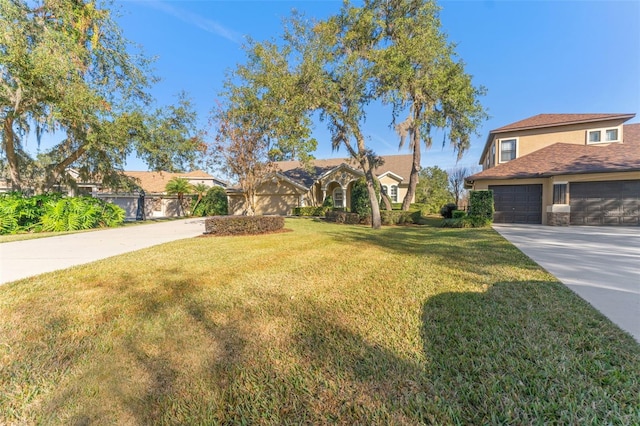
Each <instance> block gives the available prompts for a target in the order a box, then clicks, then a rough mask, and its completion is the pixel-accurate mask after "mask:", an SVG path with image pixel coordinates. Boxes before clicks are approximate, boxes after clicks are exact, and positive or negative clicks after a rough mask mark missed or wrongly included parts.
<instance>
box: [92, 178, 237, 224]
mask: <svg viewBox="0 0 640 426" xmlns="http://www.w3.org/2000/svg"><path fill="white" fill-rule="evenodd" d="M123 173H124V175H125V176H127V177H129V178H130V179H131V180H132V181H133V182H134V183H135V185H136V186H137V187H138V191H134V192H126V193H120V192H113V191H110V190H109V189H106V188H105V189H101V190H99V191H97V192H94V194H93V195H94V196H95V197H98V198H101V199H103V200H105V201H108V202H111V203H114V204H117V205H118V206H120V207H122V208H123V209H124V210H125V212H126V218H127V219H136V218H138V219H140V218H153V217H175V216H178V215H179V205H178V196H177V195H168V194H167V193H166V191H165V187H166V186H167V183H168V182H169V181H170V180H171V179H173V178H176V177H177V178H183V179H187V180H188V181H189V183H190V184H192V185H197V184H203V185H206V186H208V187H213V186H221V187H223V188H226V187H227V186H228V184H227V182H225V181H223V180H220V179H217V178H215V177H213V176H211V175H210V174H208V173H207V172H205V171H202V170H195V171H192V172H187V173H169V172H162V171H160V172H149V171H125V172H123ZM141 201H144V211H142V210H141V208H140V202H141Z"/></svg>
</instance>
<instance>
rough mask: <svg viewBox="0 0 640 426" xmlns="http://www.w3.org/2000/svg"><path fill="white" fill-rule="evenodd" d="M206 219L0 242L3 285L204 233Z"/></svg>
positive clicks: (173, 221)
mask: <svg viewBox="0 0 640 426" xmlns="http://www.w3.org/2000/svg"><path fill="white" fill-rule="evenodd" d="M203 232H204V218H197V219H182V220H172V221H168V222H161V223H150V224H142V225H138V226H126V227H123V228H111V229H103V230H96V231H90V232H82V233H78V234H71V235H62V236H59V237H49V238H38V239H35V240H26V241H16V242H12V243H3V244H0V285H1V284H4V283H7V282H10V281H15V280H19V279H22V278H27V277H30V276H33V275H39V274H43V273H45V272H52V271H57V270H59V269H66V268H69V267H71V266H76V265H82V264H84V263H89V262H93V261H96V260H100V259H104V258H107V257H111V256H116V255H119V254H122V253H127V252H131V251H135V250H140V249H143V248H147V247H151V246H155V245H158V244H163V243H167V242H170V241H175V240H180V239H183V238H192V237H196V236H198V235H201V234H202V233H203Z"/></svg>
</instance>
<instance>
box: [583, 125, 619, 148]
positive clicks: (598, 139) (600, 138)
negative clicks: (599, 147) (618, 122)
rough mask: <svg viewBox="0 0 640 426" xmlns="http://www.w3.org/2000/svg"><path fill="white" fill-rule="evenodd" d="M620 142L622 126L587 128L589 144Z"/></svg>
mask: <svg viewBox="0 0 640 426" xmlns="http://www.w3.org/2000/svg"><path fill="white" fill-rule="evenodd" d="M610 142H620V127H612V128H609V129H606V128H605V129H594V130H587V144H592V143H610Z"/></svg>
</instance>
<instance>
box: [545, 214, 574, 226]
mask: <svg viewBox="0 0 640 426" xmlns="http://www.w3.org/2000/svg"><path fill="white" fill-rule="evenodd" d="M569 215H570V214H569V213H566V212H562V213H560V212H555V213H554V212H547V225H549V226H569Z"/></svg>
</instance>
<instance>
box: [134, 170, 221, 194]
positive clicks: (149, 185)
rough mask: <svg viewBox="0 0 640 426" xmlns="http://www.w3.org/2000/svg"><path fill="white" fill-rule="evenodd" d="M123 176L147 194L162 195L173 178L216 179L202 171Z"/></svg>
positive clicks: (143, 173)
mask: <svg viewBox="0 0 640 426" xmlns="http://www.w3.org/2000/svg"><path fill="white" fill-rule="evenodd" d="M124 174H125V175H126V176H128V177H130V178H132V179H133V180H134V181H135V183H136V184H137V185H138V186H140V188H142V189H144V190H145V191H146V192H148V193H153V194H157V193H164V192H165V188H166V186H167V183H168V182H169V181H170V180H171V179H172V178H174V177H179V178H187V179H198V178H202V179H215V180H217V181H219V182H222V181H220V179H216V178H214V177H213V176H211V175H210V174H209V173H207V172H205V171H203V170H195V171H192V172H188V173H169V172H149V171H144V172H142V171H140V172H139V171H125V172H124Z"/></svg>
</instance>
